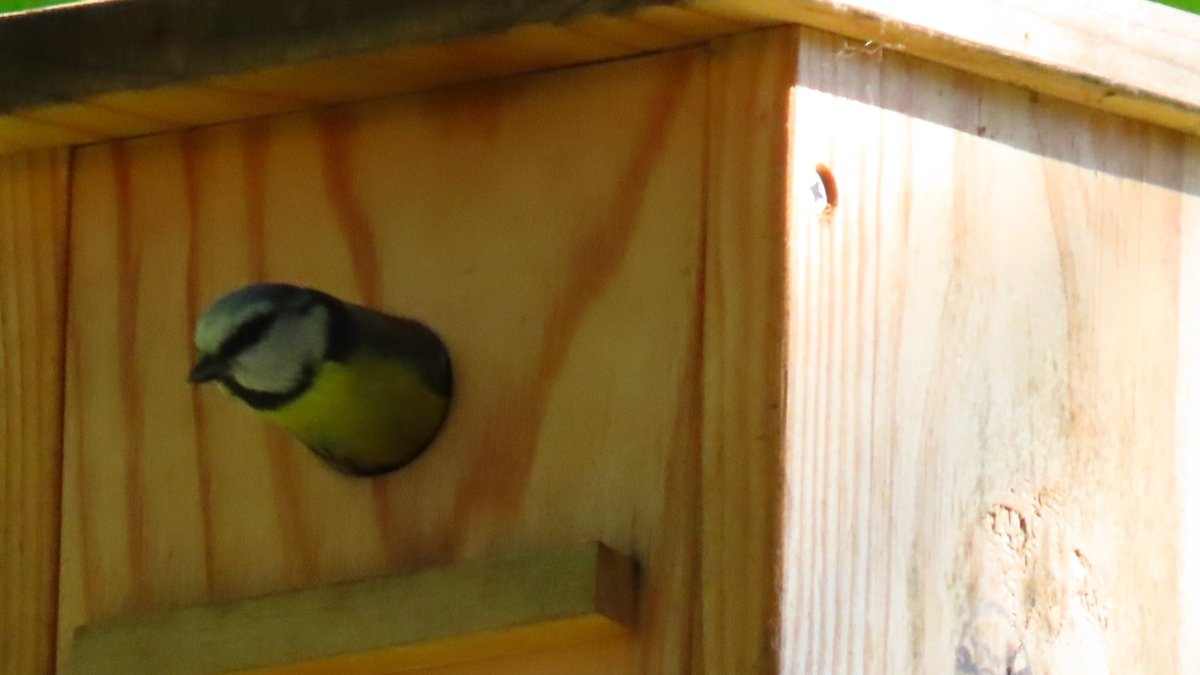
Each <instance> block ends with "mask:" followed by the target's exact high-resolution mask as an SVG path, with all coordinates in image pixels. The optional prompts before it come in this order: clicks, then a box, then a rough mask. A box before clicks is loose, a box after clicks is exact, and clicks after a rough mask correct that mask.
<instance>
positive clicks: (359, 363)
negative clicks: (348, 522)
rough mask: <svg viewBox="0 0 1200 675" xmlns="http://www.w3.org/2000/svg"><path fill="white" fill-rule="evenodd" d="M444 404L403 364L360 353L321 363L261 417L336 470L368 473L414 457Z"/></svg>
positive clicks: (438, 420)
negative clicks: (301, 388) (293, 393)
mask: <svg viewBox="0 0 1200 675" xmlns="http://www.w3.org/2000/svg"><path fill="white" fill-rule="evenodd" d="M448 406H449V400H448V399H447V398H445V397H443V396H439V395H438V394H435V393H433V392H432V391H430V390H429V389H428V388H427V387H426V386H425V384H424V383H423V382H422V381H421V379H420V377H419V376H418V375H417V373H416V372H415V371H413V370H412V369H411V368H410V367H409V366H408V365H407V364H405V363H404V362H402V361H397V360H394V359H388V358H383V357H380V356H378V355H375V354H369V353H360V354H356V355H354V356H352V357H351V358H350V359H348V360H347V361H346V362H345V363H338V362H333V361H328V362H325V363H324V364H322V365H321V369H320V370H319V371H318V372H317V374H316V377H315V378H314V380H313V384H312V386H311V387H310V388H309V390H308V391H306V392H305V393H304V394H303V395H301V396H300V397H299V398H297V399H296V400H295V401H293V402H292V403H289V404H287V405H285V406H283V407H281V408H277V409H275V410H267V411H263V414H265V415H266V416H267V417H268V418H269V419H271V420H273V421H274V422H276V423H277V424H279V425H280V426H283V427H284V428H286V429H288V430H289V431H291V432H292V433H293V434H295V435H296V437H298V438H299V439H300V440H302V441H304V442H305V443H306V444H307V445H308V446H309V447H310V448H312V449H313V451H314V452H317V454H320V455H322V456H324V457H325V458H326V459H328V460H329V461H331V462H333V463H335V464H337V465H339V466H340V468H343V469H345V470H349V471H352V472H355V473H375V472H378V471H381V470H385V469H387V468H391V467H395V466H398V465H400V464H403V463H405V462H407V461H409V460H411V459H412V458H413V457H415V456H416V455H417V453H419V452H421V450H423V449H424V448H425V446H427V445H428V444H429V442H430V441H432V440H433V437H434V436H435V435H436V434H437V431H438V429H439V428H440V427H441V425H442V421H443V419H444V418H445V416H446V410H447V408H448Z"/></svg>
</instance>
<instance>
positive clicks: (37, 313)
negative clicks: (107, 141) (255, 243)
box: [0, 150, 67, 673]
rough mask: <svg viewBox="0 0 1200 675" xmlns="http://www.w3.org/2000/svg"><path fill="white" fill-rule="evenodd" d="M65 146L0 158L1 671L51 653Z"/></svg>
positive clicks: (38, 664) (34, 668) (38, 668)
mask: <svg viewBox="0 0 1200 675" xmlns="http://www.w3.org/2000/svg"><path fill="white" fill-rule="evenodd" d="M66 225H67V153H66V152H65V151H62V150H49V151H38V152H31V153H27V154H17V155H10V156H8V157H4V158H0V260H2V261H3V262H2V263H0V541H2V542H3V545H0V672H5V673H44V672H49V671H50V670H51V667H52V664H53V657H54V638H55V624H54V620H55V598H56V595H57V594H56V586H57V580H58V523H59V485H60V475H61V459H62V370H63V359H62V336H63V326H64V315H63V311H64V296H63V294H64V292H65V290H66V284H65V278H66V255H67V240H66Z"/></svg>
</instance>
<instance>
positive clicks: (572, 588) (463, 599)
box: [68, 545, 636, 675]
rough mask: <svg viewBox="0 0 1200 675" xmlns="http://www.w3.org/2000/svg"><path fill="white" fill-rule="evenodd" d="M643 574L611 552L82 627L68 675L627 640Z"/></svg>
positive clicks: (432, 660)
mask: <svg viewBox="0 0 1200 675" xmlns="http://www.w3.org/2000/svg"><path fill="white" fill-rule="evenodd" d="M634 585H635V568H634V563H633V561H632V560H630V559H629V558H626V557H624V556H621V555H619V554H617V553H615V552H613V551H612V550H611V549H609V548H608V547H606V546H603V545H592V546H587V547H582V548H577V549H567V550H557V551H547V552H541V553H537V554H531V555H526V556H523V557H519V558H512V559H507V560H498V561H495V560H494V561H475V562H467V563H460V564H456V565H453V566H450V567H445V568H440V569H432V570H428V571H424V572H420V573H417V574H413V575H411V576H404V577H395V578H388V579H376V580H371V581H363V582H358V583H352V584H343V585H338V586H331V587H328V588H320V589H314V590H308V591H300V592H294V593H285V594H281V595H274V596H267V597H262V598H253V599H248V600H241V601H237V602H231V603H225V604H219V605H209V606H203V607H191V608H186V609H178V610H173V611H167V612H163V613H159V614H155V615H151V616H147V617H142V618H137V619H130V620H122V621H115V622H111V623H104V624H95V625H89V626H83V627H81V628H79V629H78V631H77V632H76V637H75V646H74V651H73V653H72V655H71V659H70V662H69V666H68V672H70V673H73V674H74V675H101V674H107V673H111V674H113V675H118V674H119V675H128V674H129V673H158V674H160V675H184V674H189V675H191V674H200V673H226V672H246V673H289V674H299V673H344V674H347V675H366V674H374V673H378V674H380V675H382V674H384V673H395V672H400V671H404V670H410V669H414V668H425V667H431V666H439V665H446V664H451V663H461V662H465V661H474V660H479V659H484V658H492V657H497V656H504V655H509V654H517V653H525V652H530V651H534V650H538V649H548V648H552V647H556V646H562V645H567V644H575V643H579V642H584V641H587V640H594V639H599V638H604V637H610V636H614V635H619V634H621V633H622V632H625V631H627V630H628V628H629V627H630V626H632V624H633V622H634V614H635V611H636V601H635V600H636V598H635V588H634Z"/></svg>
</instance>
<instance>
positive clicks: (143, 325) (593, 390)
mask: <svg viewBox="0 0 1200 675" xmlns="http://www.w3.org/2000/svg"><path fill="white" fill-rule="evenodd" d="M704 82H705V69H704V68H703V58H702V56H700V55H699V54H696V53H677V54H672V55H664V56H660V57H655V58H650V59H645V60H639V61H635V62H627V63H621V64H614V65H609V66H603V67H597V68H594V69H588V70H580V71H574V72H570V73H564V74H552V75H547V76H541V77H527V78H518V79H512V80H506V81H502V82H497V83H494V84H492V85H488V86H483V87H479V86H477V87H473V88H470V89H460V90H447V91H444V92H440V93H433V94H429V95H422V96H418V97H411V98H402V99H395V100H390V101H384V102H379V103H374V104H369V105H361V106H356V107H347V108H339V109H335V110H327V111H319V112H314V113H311V114H302V115H294V116H289V117H284V118H277V119H271V120H263V121H250V122H245V123H240V124H235V125H226V126H220V127H212V128H206V129H200V130H195V131H191V132H187V133H183V134H172V135H162V136H156V137H149V138H145V139H141V140H136V141H129V142H117V143H110V144H105V145H96V146H91V147H86V148H82V149H80V150H79V152H78V155H77V158H76V164H75V171H74V185H73V200H74V205H73V210H72V226H73V243H72V251H73V258H72V264H71V296H70V298H71V299H70V310H71V322H70V325H69V330H68V375H67V388H66V391H67V396H66V406H67V412H66V431H65V433H66V439H65V452H66V459H65V461H66V466H65V472H66V476H65V487H64V490H65V493H66V494H65V502H64V523H63V566H62V600H61V605H60V609H61V616H60V634H61V636H62V639H61V641H60V649H59V654H60V659H61V657H62V656H63V655H64V654H65V653H67V650H68V649H69V645H70V639H69V636H70V634H71V631H72V630H73V629H74V628H75V627H76V626H77V625H80V624H82V623H85V622H89V621H94V620H100V619H105V618H109V617H115V616H121V615H127V614H134V613H138V612H141V611H145V610H150V609H157V608H168V607H180V606H188V605H194V604H201V603H206V602H209V601H212V600H220V599H228V598H238V597H245V596H250V595H256V594H261V593H266V592H274V591H282V590H287V589H300V588H310V587H316V586H321V585H325V584H329V583H332V582H337V581H342V580H349V579H358V578H364V577H368V576H374V575H379V574H385V573H391V574H394V573H405V572H410V571H413V570H416V569H419V568H423V567H425V566H428V565H432V564H435V563H445V562H452V561H456V560H462V559H467V558H473V557H479V556H483V555H496V554H502V553H511V552H519V551H522V550H525V549H527V548H530V547H535V546H544V545H553V546H558V545H567V544H572V543H581V542H586V541H592V540H600V541H603V542H605V543H607V544H609V545H611V546H613V547H614V548H616V549H617V550H619V551H622V552H626V553H630V554H632V555H634V556H635V557H636V558H637V559H638V560H639V561H640V563H641V564H642V566H643V575H644V576H643V585H642V588H641V595H640V597H641V606H640V608H639V609H640V612H641V617H642V620H643V622H644V623H643V626H644V628H643V629H641V630H639V631H638V633H637V634H636V637H635V638H633V639H618V640H615V641H609V642H605V643H603V644H600V645H597V646H594V647H591V648H587V649H574V650H567V651H565V652H560V653H558V654H556V655H555V657H554V658H548V657H546V656H545V655H535V656H531V657H527V658H517V659H512V660H510V661H505V662H497V663H490V664H486V667H485V666H484V665H479V666H472V667H479V668H484V671H481V672H492V673H500V672H514V673H537V672H546V673H558V672H564V671H563V670H562V668H563V667H564V664H565V665H566V666H569V667H571V668H572V670H571V671H570V672H579V673H591V672H594V673H613V672H631V671H640V672H686V671H687V670H688V669H689V666H688V660H689V659H690V658H691V651H692V645H691V643H690V639H691V638H690V635H691V626H692V614H693V612H692V611H691V610H690V609H689V608H690V607H692V606H693V605H694V603H696V602H697V599H696V595H695V594H696V589H695V586H696V583H697V576H696V575H697V565H698V562H697V560H696V555H695V550H694V548H695V541H696V536H697V527H698V521H697V517H696V511H697V509H698V506H697V502H696V500H697V494H696V490H697V489H698V484H697V474H698V471H699V466H698V464H699V458H698V453H697V451H696V447H697V445H698V442H699V440H698V433H699V426H698V425H699V417H698V406H697V401H696V400H695V394H694V392H696V391H698V370H697V364H698V362H699V351H698V349H699V348H698V344H699V341H698V336H699V325H698V314H697V303H698V299H699V295H698V284H699V271H698V269H699V260H700V225H701V222H702V214H701V206H702V192H701V189H700V186H701V167H702V162H701V155H700V153H701V150H702V147H703V144H702V141H703V138H702V130H703V127H702V124H703V111H704V96H703V85H704ZM259 278H272V279H282V280H288V281H293V282H299V283H304V284H309V285H313V286H317V287H320V288H323V289H326V290H328V291H330V292H333V293H335V294H338V295H341V296H343V297H347V298H350V299H353V300H358V301H362V302H365V303H367V304H370V305H373V306H380V307H383V308H384V309H387V310H390V311H393V312H396V313H402V314H408V315H412V316H415V317H418V318H420V319H422V320H425V321H427V322H428V323H429V324H430V325H431V326H433V327H434V328H435V329H437V330H438V331H439V332H440V333H441V334H442V335H443V337H444V338H445V339H446V341H447V343H448V345H449V348H450V351H451V354H452V356H453V359H454V363H455V368H456V380H457V389H458V390H457V394H456V395H457V398H456V401H455V406H454V409H453V411H452V413H451V418H450V420H449V423H448V426H447V427H446V429H445V431H444V433H443V435H442V437H441V438H440V439H439V440H438V441H437V443H436V445H435V446H434V447H433V448H431V449H430V451H429V452H428V454H426V455H424V456H423V457H422V458H421V459H420V460H418V461H417V462H416V463H415V464H413V465H411V466H410V467H409V468H406V469H405V470H403V471H401V472H399V473H397V474H394V475H392V476H390V477H387V478H384V479H381V480H378V481H370V480H356V479H350V478H346V477H343V476H340V475H337V474H335V473H333V472H331V471H330V470H328V469H327V468H325V467H324V466H322V465H321V464H320V463H319V461H318V460H317V459H316V458H315V457H313V456H311V455H310V454H309V453H308V452H307V451H306V450H304V449H302V448H301V447H300V446H299V445H298V444H296V443H294V442H292V441H291V440H289V439H288V438H287V437H286V436H284V435H282V434H281V433H278V432H276V431H274V430H273V429H271V428H270V427H268V426H266V425H265V424H263V423H260V422H259V421H258V420H257V418H255V417H254V416H253V415H252V414H251V413H250V412H249V411H248V410H247V409H245V408H244V407H242V406H241V405H239V404H237V403H236V402H233V401H231V400H229V399H227V398H225V397H223V396H222V395H221V394H220V393H219V392H217V391H215V390H213V389H208V390H202V391H195V392H194V391H193V390H192V389H190V388H189V387H188V386H187V384H186V383H185V375H186V371H187V367H188V364H189V359H190V356H191V348H190V333H191V325H192V323H193V321H194V319H195V316H196V314H197V313H198V312H199V311H201V310H202V308H203V307H204V306H206V305H207V304H208V303H209V302H210V301H212V300H213V299H215V298H216V297H217V296H219V295H220V294H222V293H223V292H225V291H228V290H229V289H231V288H234V287H237V286H239V285H241V284H244V283H246V282H249V281H252V280H254V279H259ZM472 667H463V668H459V669H456V670H454V672H468V671H470V670H471V668H472ZM447 672H450V671H447Z"/></svg>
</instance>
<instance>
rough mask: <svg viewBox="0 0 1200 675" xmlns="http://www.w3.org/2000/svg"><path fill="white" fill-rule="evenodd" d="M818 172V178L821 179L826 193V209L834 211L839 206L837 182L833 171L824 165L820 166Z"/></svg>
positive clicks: (822, 187)
mask: <svg viewBox="0 0 1200 675" xmlns="http://www.w3.org/2000/svg"><path fill="white" fill-rule="evenodd" d="M816 171H817V178H819V179H821V190H822V191H823V192H824V193H825V208H826V209H832V208H834V207H835V206H837V205H838V188H837V180H835V179H834V177H833V170H832V169H830V168H829V167H827V166H825V165H824V164H818V165H817V169H816ZM814 187H816V186H814Z"/></svg>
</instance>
